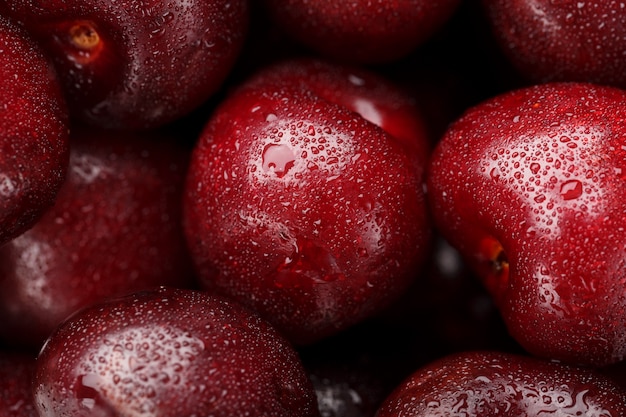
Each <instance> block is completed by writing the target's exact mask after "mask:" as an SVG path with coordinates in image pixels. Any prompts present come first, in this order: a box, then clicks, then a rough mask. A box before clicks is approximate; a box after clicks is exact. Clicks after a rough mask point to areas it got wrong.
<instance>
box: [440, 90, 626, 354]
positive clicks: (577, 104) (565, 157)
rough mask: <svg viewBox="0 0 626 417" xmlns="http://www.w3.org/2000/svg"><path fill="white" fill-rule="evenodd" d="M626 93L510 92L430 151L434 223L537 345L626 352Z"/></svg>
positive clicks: (559, 350)
mask: <svg viewBox="0 0 626 417" xmlns="http://www.w3.org/2000/svg"><path fill="white" fill-rule="evenodd" d="M625 99H626V94H625V93H624V92H623V91H621V90H618V89H614V88H609V87H598V86H592V85H589V84H546V85H541V86H536V87H532V88H528V89H523V90H518V91H514V92H510V93H507V94H504V95H502V96H500V97H497V98H494V99H492V100H490V101H488V102H486V103H483V104H481V105H478V106H476V107H475V108H473V109H471V110H469V111H468V112H467V113H466V114H465V116H464V117H462V118H461V119H460V120H459V121H458V122H457V123H455V124H454V125H453V126H452V127H451V129H450V130H449V131H448V133H447V134H446V136H445V137H444V138H443V139H442V141H441V142H440V144H439V146H438V148H437V150H436V151H435V154H434V156H433V158H432V161H431V167H430V176H429V195H430V197H431V203H432V207H433V213H434V217H435V220H436V222H437V224H438V226H439V227H440V229H441V230H442V231H444V234H445V236H446V237H447V238H448V239H449V240H450V242H452V243H453V244H454V245H455V246H457V247H458V248H459V250H460V251H461V253H463V254H464V256H465V257H466V259H467V260H468V261H469V262H470V264H471V265H473V267H474V269H475V270H476V271H478V273H479V275H480V276H481V277H482V279H483V281H484V282H485V283H486V285H487V286H488V288H489V290H490V291H491V293H492V294H493V296H494V297H495V300H496V303H497V304H498V305H499V307H500V309H501V311H502V314H503V316H504V319H505V321H506V322H507V325H508V327H509V330H510V331H511V332H512V334H513V335H514V337H515V338H516V339H517V340H518V341H519V342H520V343H521V344H522V345H523V346H524V347H525V348H527V349H528V350H529V351H530V352H533V353H535V354H537V355H541V356H546V357H550V358H557V359H562V360H567V361H571V362H583V363H589V364H606V363H610V362H615V361H619V360H621V359H623V357H624V355H626V332H625V331H624V329H626V322H625V317H626V314H625V313H626V293H625V292H624V291H623V283H624V281H625V280H626V275H625V272H624V271H626V269H625V266H626V256H625V255H624V254H625V253H626V252H625V250H624V249H626V232H625V230H626V228H625V223H624V221H625V220H624V219H626V216H625V214H626V212H625V211H624V205H623V202H622V197H621V196H622V195H623V194H624V191H625V188H624V186H625V184H626V182H625V181H624V178H625V177H624V172H626V158H625V156H626V142H625V141H624V137H625V136H624V133H625V129H626V125H624V123H623V117H624V115H626V106H625V105H624V103H625ZM494 248H496V249H494Z"/></svg>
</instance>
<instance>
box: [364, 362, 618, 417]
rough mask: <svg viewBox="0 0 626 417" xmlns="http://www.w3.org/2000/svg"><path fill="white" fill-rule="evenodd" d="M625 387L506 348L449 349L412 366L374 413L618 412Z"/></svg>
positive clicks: (479, 416) (469, 416)
mask: <svg viewBox="0 0 626 417" xmlns="http://www.w3.org/2000/svg"><path fill="white" fill-rule="evenodd" d="M625 398H626V392H624V390H623V389H621V388H620V387H618V386H617V385H615V384H614V383H613V382H612V381H610V380H609V379H608V378H605V377H603V376H601V375H600V374H597V373H595V372H593V371H591V370H589V369H586V368H576V367H569V366H565V365H562V364H558V363H554V362H547V361H545V362H544V361H542V360H539V359H536V358H531V357H526V356H519V355H513V354H507V353H498V352H488V351H475V352H462V353H456V354H452V355H449V356H447V357H444V358H441V359H439V360H437V361H434V362H432V363H430V364H428V365H426V366H425V367H423V368H421V369H419V370H418V371H416V372H415V373H414V374H413V375H411V376H410V377H409V378H407V379H406V381H404V382H403V383H402V384H400V385H399V386H398V387H397V388H396V390H395V391H394V392H393V393H392V394H391V395H390V396H389V397H388V398H387V399H386V400H385V402H384V403H383V405H382V406H381V407H380V408H379V410H378V412H377V414H376V417H422V416H423V417H426V416H428V417H439V416H441V417H443V416H461V415H462V416H465V417H498V416H503V417H504V416H506V417H535V416H542V415H555V416H556V415H558V416H560V417H575V416H586V417H604V416H622V415H624V413H626V400H625Z"/></svg>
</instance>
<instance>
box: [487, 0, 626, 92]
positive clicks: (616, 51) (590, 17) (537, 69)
mask: <svg viewBox="0 0 626 417" xmlns="http://www.w3.org/2000/svg"><path fill="white" fill-rule="evenodd" d="M483 5H484V8H485V11H486V13H487V15H488V16H489V19H490V21H491V25H492V27H493V32H494V34H495V36H496V38H497V40H498V41H499V42H500V45H501V47H502V49H503V51H504V52H505V54H506V55H507V57H508V58H509V59H510V60H511V61H512V62H513V64H515V65H516V66H517V68H518V69H519V70H520V72H521V73H522V74H524V75H525V76H527V77H528V78H530V79H532V80H536V81H544V82H545V81H586V82H597V83H603V84H611V85H616V86H620V87H626V59H625V57H624V53H623V52H624V50H625V49H626V25H624V19H626V9H625V8H624V7H623V2H621V1H618V0H591V1H584V2H583V1H577V0H562V1H551V0H532V1H531V0H513V1H511V0H483ZM600 46H601V47H600Z"/></svg>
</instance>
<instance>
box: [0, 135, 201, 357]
mask: <svg viewBox="0 0 626 417" xmlns="http://www.w3.org/2000/svg"><path fill="white" fill-rule="evenodd" d="M71 140H72V141H71V146H72V149H71V156H70V164H69V170H68V175H67V180H66V182H65V184H64V185H63V187H62V188H61V190H60V192H59V194H58V198H57V200H56V203H55V205H54V207H53V208H51V209H50V210H49V211H47V212H46V213H45V214H44V215H43V216H42V218H41V219H40V220H39V222H38V223H37V224H36V225H35V226H33V228H31V229H30V230H28V231H27V232H25V233H24V234H22V235H21V236H19V237H17V238H15V239H13V240H12V241H11V242H9V243H7V244H6V245H4V246H3V247H2V248H0V335H1V336H2V339H4V340H5V342H6V343H9V344H11V345H14V346H15V345H18V346H21V347H24V348H30V349H36V350H39V349H40V347H41V345H42V343H43V342H44V340H45V339H46V338H47V337H48V336H49V334H50V333H51V332H52V331H53V330H54V328H55V327H56V326H58V324H59V323H60V322H61V321H62V320H63V319H65V318H66V317H67V316H68V315H70V314H71V313H73V312H74V311H75V310H77V309H78V308H80V307H83V306H86V305H88V304H91V303H94V302H96V301H99V300H101V299H103V298H105V297H110V296H115V295H121V294H125V293H128V292H132V291H137V290H142V289H146V288H152V287H156V286H159V285H171V286H178V287H186V286H189V285H191V282H192V264H191V260H190V257H189V254H188V251H187V249H186V247H185V240H184V235H183V230H182V225H181V211H182V204H181V199H182V188H183V181H184V177H185V173H186V170H187V164H188V158H189V156H188V151H187V150H186V149H184V148H182V147H179V146H175V145H173V144H172V143H171V142H172V138H170V137H163V136H159V135H157V134H154V133H152V134H147V133H145V134H119V133H115V134H113V133H111V132H106V131H94V130H93V129H89V130H87V129H78V128H77V129H75V130H74V131H73V134H72V137H71Z"/></svg>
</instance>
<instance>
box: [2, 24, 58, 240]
mask: <svg viewBox="0 0 626 417" xmlns="http://www.w3.org/2000/svg"><path fill="white" fill-rule="evenodd" d="M0 51H1V53H0V245H1V244H3V243H5V242H7V241H8V240H10V239H12V238H14V237H16V236H18V235H19V234H21V233H23V232H24V231H25V230H27V229H28V228H29V227H31V226H32V225H33V224H34V223H35V221H36V220H37V219H38V218H39V217H40V216H41V215H42V213H43V212H44V211H45V210H46V209H48V208H49V207H50V206H51V205H52V204H53V203H54V199H55V197H56V194H57V192H58V190H59V188H60V187H61V184H62V183H63V180H64V178H65V173H66V170H67V161H68V156H69V149H68V137H69V134H68V116H67V112H66V109H65V101H64V99H63V97H62V94H61V89H60V85H59V81H58V79H57V77H56V75H55V74H54V71H53V70H52V66H51V64H50V63H49V62H48V60H47V59H46V58H45V57H44V55H43V53H42V51H41V50H40V49H39V48H38V47H37V45H36V44H35V43H34V42H33V41H32V40H31V39H30V38H29V37H28V36H27V35H26V33H24V32H23V31H22V30H21V29H20V28H18V27H17V26H16V25H15V24H13V23H11V22H10V21H8V20H7V19H6V18H5V17H3V16H0Z"/></svg>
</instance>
